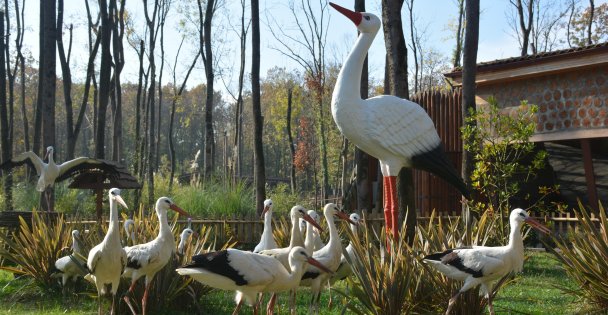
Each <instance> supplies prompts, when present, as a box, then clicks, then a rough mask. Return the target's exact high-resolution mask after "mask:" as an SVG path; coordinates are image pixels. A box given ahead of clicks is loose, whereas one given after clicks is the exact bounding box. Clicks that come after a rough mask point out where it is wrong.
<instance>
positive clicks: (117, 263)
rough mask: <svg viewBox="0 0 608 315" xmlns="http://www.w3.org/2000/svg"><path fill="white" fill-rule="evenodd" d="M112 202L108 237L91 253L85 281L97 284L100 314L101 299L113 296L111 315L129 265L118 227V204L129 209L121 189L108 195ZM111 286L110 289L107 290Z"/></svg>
mask: <svg viewBox="0 0 608 315" xmlns="http://www.w3.org/2000/svg"><path fill="white" fill-rule="evenodd" d="M108 199H109V200H110V227H109V228H108V232H107V233H106V236H105V237H104V238H103V241H101V243H99V244H97V245H96V246H95V247H93V248H92V249H91V251H90V252H89V257H88V259H87V267H88V269H89V274H87V275H86V276H85V279H87V280H89V281H91V282H93V283H95V286H96V287H97V295H98V299H99V306H98V313H99V314H102V311H101V297H102V296H103V295H105V294H106V293H111V295H112V310H111V314H115V312H114V310H115V308H114V307H115V304H116V303H115V302H116V301H115V298H116V291H117V290H118V285H119V284H120V275H121V274H122V271H123V270H124V268H125V266H126V264H127V253H125V250H124V249H123V248H122V244H121V243H120V227H119V225H118V207H117V205H116V204H117V203H118V204H120V205H121V206H123V207H125V209H126V208H127V205H126V204H125V202H124V200H123V199H122V197H121V196H120V189H118V188H112V189H110V192H109V193H108ZM107 285H110V289H108V288H106V286H107Z"/></svg>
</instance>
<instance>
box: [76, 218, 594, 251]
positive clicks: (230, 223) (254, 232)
mask: <svg viewBox="0 0 608 315" xmlns="http://www.w3.org/2000/svg"><path fill="white" fill-rule="evenodd" d="M459 216H460V214H459V213H457V212H451V213H448V212H437V213H436V214H435V217H436V218H439V217H440V218H441V219H442V220H448V219H452V220H454V219H457V218H459ZM531 216H532V217H534V218H536V219H538V220H539V221H540V222H543V223H544V224H547V225H548V226H550V227H551V230H552V231H554V232H556V233H559V234H564V233H566V232H567V231H568V227H572V228H576V226H577V224H578V219H576V218H575V217H574V215H573V214H571V213H556V212H555V213H554V212H551V213H542V214H541V213H534V212H533V213H531ZM430 218H431V213H430V212H422V213H420V212H419V213H418V222H419V224H424V225H426V224H428V221H429V220H430ZM594 218H595V217H594V216H593V215H592V219H594ZM279 220H288V217H287V216H283V217H280V216H277V215H275V217H274V225H275V226H276V225H277V222H278V221H279ZM365 220H366V223H365V226H366V227H367V228H371V229H374V230H376V231H380V230H381V229H383V228H384V213H383V212H382V211H380V212H371V213H366V214H365ZM70 223H71V224H74V225H75V226H79V227H77V228H78V229H87V228H90V227H91V226H93V225H95V224H96V221H94V220H82V221H76V222H70ZM185 225H186V221H185V220H180V221H178V227H177V229H183V228H184V227H185ZM121 226H122V225H121ZM202 226H207V227H209V228H211V229H212V230H213V235H214V237H215V238H217V240H218V242H220V243H221V242H224V241H227V240H228V238H232V240H235V241H237V242H238V247H240V248H253V246H255V245H256V244H257V243H258V242H259V240H260V235H261V234H262V230H263V228H264V225H263V221H262V220H261V219H260V218H259V217H257V216H255V215H245V216H232V217H227V218H220V219H212V220H196V219H193V220H192V227H193V229H195V230H199V229H200V228H201V227H202Z"/></svg>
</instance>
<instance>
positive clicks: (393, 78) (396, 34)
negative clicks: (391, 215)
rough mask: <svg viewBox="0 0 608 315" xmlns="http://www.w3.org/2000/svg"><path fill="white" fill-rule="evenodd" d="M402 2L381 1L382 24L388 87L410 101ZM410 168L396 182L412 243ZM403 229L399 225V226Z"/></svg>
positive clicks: (412, 188)
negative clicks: (386, 54)
mask: <svg viewBox="0 0 608 315" xmlns="http://www.w3.org/2000/svg"><path fill="white" fill-rule="evenodd" d="M402 6H403V0H382V20H383V22H384V23H382V24H383V26H384V28H383V29H384V41H385V44H386V51H387V53H388V56H387V57H388V58H387V61H388V63H387V69H388V83H389V84H388V85H389V86H390V94H392V95H396V96H399V97H402V98H406V99H407V98H409V95H408V82H407V48H406V46H405V38H404V36H403V26H402V22H401V7H402ZM412 174H413V173H412V169H411V168H403V169H401V171H400V172H399V175H398V179H397V197H398V200H399V212H400V213H401V215H400V216H403V215H406V214H407V217H406V218H405V222H406V224H407V230H406V234H407V239H408V241H409V242H411V241H412V240H413V237H414V233H415V228H416V209H415V199H414V180H413V175H412ZM399 226H400V224H399Z"/></svg>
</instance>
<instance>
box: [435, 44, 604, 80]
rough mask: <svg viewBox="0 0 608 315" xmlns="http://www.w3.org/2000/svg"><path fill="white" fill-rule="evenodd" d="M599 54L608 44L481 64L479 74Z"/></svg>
mask: <svg viewBox="0 0 608 315" xmlns="http://www.w3.org/2000/svg"><path fill="white" fill-rule="evenodd" d="M598 53H608V42H606V43H601V44H595V45H589V46H583V47H576V48H569V49H562V50H556V51H549V52H543V53H539V54H536V55H528V56H519V57H511V58H506V59H499V60H494V61H487V62H480V63H478V64H477V72H486V71H498V70H507V69H512V68H519V67H524V66H528V65H531V64H538V63H542V62H550V61H558V60H561V59H568V58H572V57H576V58H580V57H582V56H585V55H593V54H598ZM461 75H462V68H461V67H457V68H454V69H452V70H450V72H447V73H444V76H446V77H449V78H454V77H460V76H461Z"/></svg>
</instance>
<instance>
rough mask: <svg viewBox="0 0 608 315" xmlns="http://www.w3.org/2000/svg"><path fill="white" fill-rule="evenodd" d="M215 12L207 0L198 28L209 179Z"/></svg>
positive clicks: (205, 169)
mask: <svg viewBox="0 0 608 315" xmlns="http://www.w3.org/2000/svg"><path fill="white" fill-rule="evenodd" d="M202 2H203V1H202V0H198V1H197V3H198V11H199V19H200V21H203V4H202ZM214 12H215V1H214V0H207V6H206V7H205V18H204V21H203V29H202V30H201V29H200V28H199V42H200V50H201V57H202V58H203V63H204V66H205V78H206V80H207V82H206V84H207V86H206V91H207V96H206V99H205V123H204V124H205V132H204V133H205V136H204V137H205V139H204V144H205V151H204V154H203V160H204V163H203V164H204V168H203V176H204V177H205V178H209V177H210V176H211V175H212V174H213V169H214V163H213V155H214V149H215V148H214V143H215V141H214V140H215V137H214V134H213V106H214V105H213V81H214V77H215V73H214V70H213V55H212V50H211V20H212V18H213V14H214Z"/></svg>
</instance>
